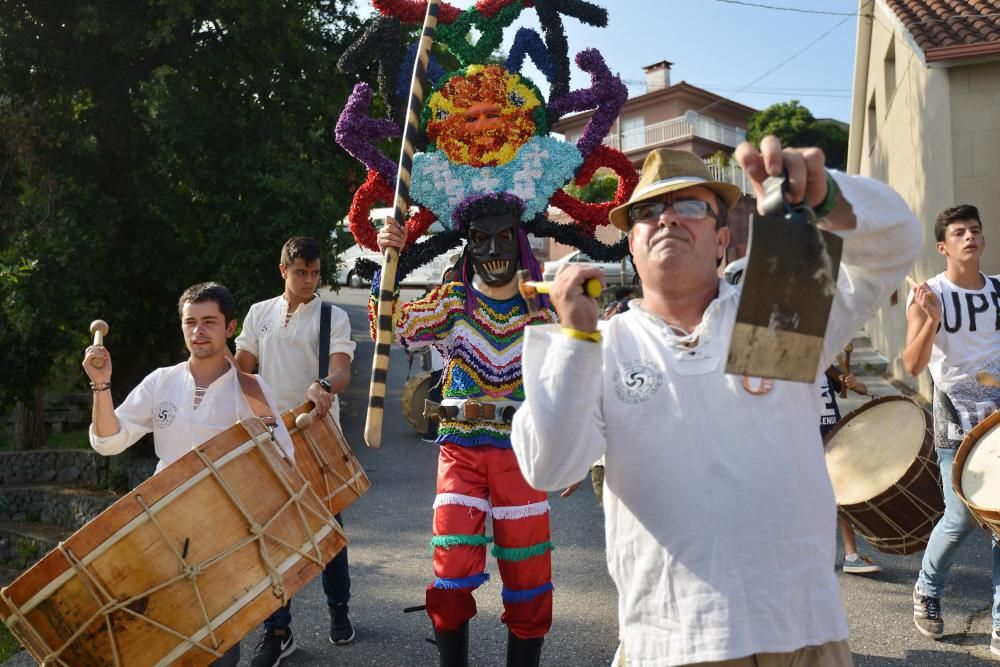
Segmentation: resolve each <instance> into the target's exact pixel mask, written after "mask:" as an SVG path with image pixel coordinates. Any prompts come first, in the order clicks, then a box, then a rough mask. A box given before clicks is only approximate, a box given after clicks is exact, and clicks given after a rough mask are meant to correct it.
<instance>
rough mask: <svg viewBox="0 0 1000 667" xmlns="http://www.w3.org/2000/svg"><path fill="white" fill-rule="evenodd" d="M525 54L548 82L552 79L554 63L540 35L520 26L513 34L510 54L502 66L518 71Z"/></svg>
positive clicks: (510, 70)
mask: <svg viewBox="0 0 1000 667" xmlns="http://www.w3.org/2000/svg"><path fill="white" fill-rule="evenodd" d="M525 56H529V57H530V58H531V61H532V62H533V63H535V66H536V67H538V69H539V71H541V73H542V74H544V75H545V78H546V79H547V80H548V81H549V82H551V81H552V77H554V76H555V75H556V64H555V62H553V60H552V54H551V53H549V48H548V47H547V46H545V41H544V40H543V39H542V36H541V35H539V34H538V32H537V31H536V30H532V29H530V28H521V29H519V30H518V31H517V34H516V35H514V43H513V44H511V47H510V54H509V55H508V56H507V62H505V63H504V67H505V68H507V71H508V72H518V73H520V72H521V68H522V67H523V66H524V57H525Z"/></svg>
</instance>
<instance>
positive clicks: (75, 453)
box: [0, 449, 156, 489]
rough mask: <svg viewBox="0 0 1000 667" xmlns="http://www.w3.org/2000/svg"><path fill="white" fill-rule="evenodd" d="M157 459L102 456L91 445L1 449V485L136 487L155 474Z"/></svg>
mask: <svg viewBox="0 0 1000 667" xmlns="http://www.w3.org/2000/svg"><path fill="white" fill-rule="evenodd" d="M155 467H156V459H150V458H139V457H133V456H124V455H123V456H101V455H100V454H98V453H97V452H95V451H93V450H90V449H41V450H37V451H29V452H0V486H3V485H8V484H72V485H74V486H79V487H86V488H91V489H98V488H106V487H108V486H112V487H121V486H123V485H125V484H127V488H129V489H133V488H135V487H136V486H137V485H138V484H139V483H140V482H142V481H143V480H145V479H147V478H148V477H149V476H150V475H152V474H153V469H154V468H155Z"/></svg>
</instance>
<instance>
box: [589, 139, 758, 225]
mask: <svg viewBox="0 0 1000 667" xmlns="http://www.w3.org/2000/svg"><path fill="white" fill-rule="evenodd" d="M694 185H700V186H701V187H703V188H708V189H709V190H711V191H712V192H714V193H715V194H717V195H719V197H721V198H722V201H724V202H726V206H728V207H732V205H733V204H735V203H736V200H737V199H739V198H740V195H741V194H743V193H742V191H741V190H740V189H739V188H738V187H737V186H735V185H733V184H732V183H723V182H722V181H716V180H714V179H713V178H712V174H711V173H710V172H709V171H708V167H706V166H705V163H704V162H702V160H701V158H700V157H698V156H697V155H695V154H694V153H690V152H688V151H678V150H673V149H670V148H658V149H657V150H655V151H652V152H651V153H650V154H649V155H647V156H646V161H645V162H643V163H642V172H641V173H640V174H639V183H638V185H636V186H635V190H633V191H632V197H631V198H630V199H629V200H628V203H626V204H623V205H622V206H618V207H617V208H613V209H611V214H610V216H609V217H610V218H611V224H612V225H614V226H615V227H617V228H618V229H620V230H622V231H626V232H627V231H628V229H629V219H628V209H629V206H631V205H632V204H634V203H636V202H639V201H643V200H646V199H654V198H656V197H659V196H660V195H663V194H666V193H668V192H674V191H675V190H681V189H683V188H690V187H691V186H694Z"/></svg>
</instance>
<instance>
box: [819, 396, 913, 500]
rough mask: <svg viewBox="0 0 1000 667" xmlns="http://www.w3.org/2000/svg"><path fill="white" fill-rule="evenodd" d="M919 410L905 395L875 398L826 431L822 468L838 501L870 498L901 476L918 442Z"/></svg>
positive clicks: (911, 459) (907, 466)
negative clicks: (825, 469) (834, 427)
mask: <svg viewBox="0 0 1000 667" xmlns="http://www.w3.org/2000/svg"><path fill="white" fill-rule="evenodd" d="M925 414H926V413H925V412H924V410H923V408H921V407H920V406H919V405H917V404H916V403H914V402H913V401H911V400H909V399H908V398H904V397H898V398H897V397H892V398H891V399H890V400H886V399H881V400H879V401H878V402H877V403H876V402H874V401H873V402H872V403H869V404H867V405H866V406H864V407H863V408H861V409H860V410H858V411H857V412H854V413H851V414H849V415H847V417H845V418H844V419H843V420H842V421H841V423H840V424H838V425H837V428H836V430H834V431H831V432H830V434H829V436H828V437H827V441H826V468H827V471H828V472H829V473H830V481H831V482H832V483H833V493H834V496H836V499H837V504H838V505H853V504H855V503H861V502H865V501H866V500H870V499H871V498H874V497H875V496H877V495H879V494H880V493H883V492H884V491H887V490H888V489H889V488H891V487H892V485H893V484H895V483H896V482H898V481H899V480H900V479H901V478H902V477H903V474H904V473H905V472H906V470H907V469H908V468H909V467H910V465H911V464H912V463H913V461H914V460H915V459H916V458H917V454H918V453H919V452H920V448H921V446H922V445H923V443H924V438H925V436H926V428H927V426H926V417H925Z"/></svg>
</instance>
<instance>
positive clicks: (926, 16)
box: [886, 0, 1000, 57]
mask: <svg viewBox="0 0 1000 667" xmlns="http://www.w3.org/2000/svg"><path fill="white" fill-rule="evenodd" d="M886 5H888V7H889V9H890V10H892V12H893V13H895V15H896V17H897V18H898V19H899V21H900V23H902V24H903V25H904V26H905V27H906V29H907V30H908V31H909V32H910V34H911V35H913V39H914V41H915V42H916V43H917V45H918V46H919V47H920V48H921V49H923V51H924V53H927V52H928V51H932V50H934V49H938V48H942V47H949V46H950V47H954V46H959V45H967V46H969V47H972V48H973V50H975V47H977V46H979V45H983V47H984V49H989V50H990V51H991V52H992V51H994V50H995V48H996V46H997V42H1000V0H886ZM963 49H964V47H963ZM961 53H962V55H963V56H964V57H968V55H970V54H969V53H968V49H964V50H963V51H962V52H961ZM928 56H930V54H928Z"/></svg>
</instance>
